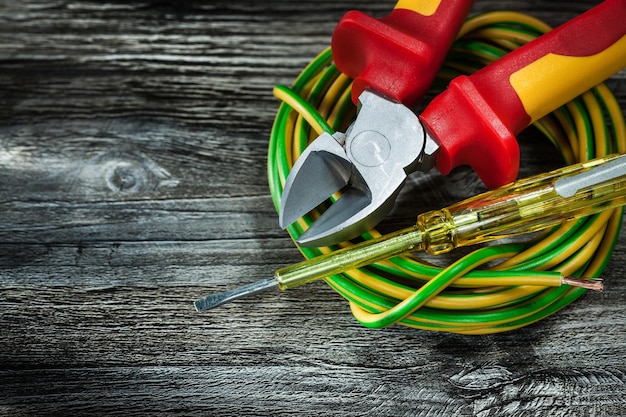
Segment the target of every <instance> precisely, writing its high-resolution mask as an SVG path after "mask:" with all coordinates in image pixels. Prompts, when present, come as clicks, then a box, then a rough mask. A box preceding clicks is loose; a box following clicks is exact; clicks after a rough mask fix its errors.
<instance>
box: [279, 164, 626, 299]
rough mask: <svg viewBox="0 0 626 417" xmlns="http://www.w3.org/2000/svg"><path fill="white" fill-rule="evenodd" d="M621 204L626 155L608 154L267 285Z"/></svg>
mask: <svg viewBox="0 0 626 417" xmlns="http://www.w3.org/2000/svg"><path fill="white" fill-rule="evenodd" d="M624 204H626V155H610V156H607V157H605V158H599V159H594V160H593V161H590V162H587V163H582V164H576V165H571V166H568V167H565V168H562V169H559V170H556V171H552V172H549V173H545V174H540V175H537V176H534V177H530V178H526V179H523V180H519V181H516V182H514V183H512V184H510V185H508V186H504V187H501V188H498V189H496V190H493V191H488V192H486V193H483V194H480V195H478V196H476V197H473V198H470V199H468V200H465V201H462V202H460V203H457V204H454V205H452V206H450V207H447V208H444V209H441V210H434V211H430V212H428V213H424V214H422V215H420V216H418V220H417V223H416V224H415V225H414V226H412V227H409V228H406V229H402V230H399V231H397V232H394V233H390V234H387V235H384V236H380V237H378V238H376V239H372V240H367V241H365V242H361V243H359V244H356V245H353V246H349V247H346V248H343V249H340V250H337V251H335V252H331V253H329V254H326V255H322V256H319V257H316V258H311V259H309V260H306V261H303V262H300V263H297V264H294V265H290V266H287V267H285V268H281V269H279V270H278V271H276V274H275V276H274V278H275V279H276V283H277V285H278V287H279V288H280V289H287V288H292V287H296V286H298V285H302V284H306V283H308V282H311V281H314V280H317V279H320V278H325V277H327V276H330V275H334V274H338V273H341V272H345V271H348V270H350V269H354V268H360V267H362V266H365V265H369V264H372V263H374V262H377V261H380V260H383V259H388V258H390V257H392V256H396V255H399V254H402V253H405V252H409V251H420V250H426V251H428V252H429V253H432V254H440V253H445V252H448V251H450V250H452V249H454V248H456V247H458V246H467V245H472V244H477V243H482V242H487V241H491V240H495V239H500V238H504V237H509V236H516V235H521V234H525V233H530V232H534V231H537V230H542V229H546V228H549V227H552V226H555V225H558V224H560V223H561V222H563V221H566V220H568V219H572V218H578V217H583V216H586V215H589V214H593V213H597V212H599V211H602V210H606V209H609V208H612V207H616V206H619V205H624Z"/></svg>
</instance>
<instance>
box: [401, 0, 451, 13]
mask: <svg viewBox="0 0 626 417" xmlns="http://www.w3.org/2000/svg"><path fill="white" fill-rule="evenodd" d="M440 5H441V0H398V3H396V6H395V7H394V8H395V9H405V10H411V11H414V12H415V13H419V14H421V15H423V16H432V15H434V14H435V13H436V12H437V9H438V8H439V6H440Z"/></svg>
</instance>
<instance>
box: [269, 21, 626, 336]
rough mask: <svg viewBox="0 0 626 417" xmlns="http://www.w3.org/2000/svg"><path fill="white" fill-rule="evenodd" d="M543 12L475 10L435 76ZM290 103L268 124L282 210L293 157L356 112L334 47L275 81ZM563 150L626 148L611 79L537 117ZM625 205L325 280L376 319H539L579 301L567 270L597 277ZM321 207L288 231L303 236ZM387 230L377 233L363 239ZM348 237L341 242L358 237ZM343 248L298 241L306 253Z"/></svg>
mask: <svg viewBox="0 0 626 417" xmlns="http://www.w3.org/2000/svg"><path fill="white" fill-rule="evenodd" d="M549 29H550V28H549V27H548V26H547V25H546V24H544V23H543V22H541V21H538V20H536V19H535V18H532V17H530V16H527V15H524V14H520V13H515V12H492V13H486V14H482V15H479V16H476V17H473V18H471V19H469V20H468V21H467V22H466V23H465V25H464V26H463V28H462V29H461V31H460V35H459V37H458V39H457V41H456V42H455V44H454V45H453V47H452V49H451V51H450V53H449V55H448V58H447V60H446V62H445V63H444V65H443V66H442V68H441V70H440V72H439V74H438V77H437V81H436V83H437V84H438V85H440V86H443V85H445V84H446V83H447V82H449V81H450V80H451V79H452V78H454V77H455V76H457V75H460V74H469V73H472V72H474V71H476V70H478V69H480V68H481V67H483V66H485V65H487V64H489V63H490V62H493V61H494V60H496V59H498V58H499V57H501V56H502V55H504V54H506V53H508V52H509V51H511V50H513V49H515V48H517V47H519V46H520V45H522V44H524V43H527V42H529V41H530V40H532V39H534V38H536V37H537V36H539V35H541V34H542V33H545V32H546V31H548V30H549ZM274 94H275V96H276V97H277V98H279V99H280V100H282V101H283V103H282V104H281V106H280V108H279V110H278V112H277V114H276V119H275V123H274V127H273V130H272V134H271V138H270V145H269V151H268V178H269V183H270V189H271V194H272V198H273V201H274V204H275V207H276V209H277V210H278V207H279V206H280V199H281V195H282V191H283V186H284V183H285V180H286V178H287V176H288V174H289V171H290V169H291V167H292V166H293V164H294V161H295V160H296V159H297V158H298V157H299V156H300V154H301V153H302V151H303V150H304V148H305V147H306V146H307V145H308V144H309V143H310V142H311V141H312V140H314V139H315V138H316V137H317V136H318V135H319V134H320V133H322V132H324V131H326V132H330V133H333V132H335V131H343V130H345V128H346V127H347V126H348V125H349V124H350V123H351V121H352V120H353V119H354V116H355V114H356V109H355V106H354V105H353V103H352V101H351V96H350V95H351V80H350V79H349V78H348V77H346V76H345V75H344V74H342V73H341V72H339V71H338V69H337V68H336V67H335V66H334V65H333V63H332V56H331V52H330V50H329V49H327V50H325V51H323V52H322V53H321V54H320V55H319V56H317V57H316V58H315V59H314V60H313V61H312V62H311V63H310V64H309V65H308V66H307V67H306V68H305V69H304V70H303V71H302V72H301V74H300V75H299V76H298V77H297V79H296V81H295V82H294V84H293V85H292V86H291V88H286V87H276V88H275V90H274ZM534 126H535V127H536V128H537V129H538V130H539V131H540V132H541V133H542V134H543V135H544V136H545V137H546V138H547V139H548V140H550V141H551V142H552V143H553V144H554V145H555V146H556V147H557V148H558V149H559V151H560V153H561V155H562V156H563V159H564V163H565V164H567V165H569V164H573V163H576V162H583V161H587V160H589V159H593V158H596V157H601V156H605V155H608V154H610V153H615V152H617V153H624V152H625V151H626V126H625V124H624V118H623V116H622V113H621V109H620V107H619V105H618V103H617V101H616V99H615V97H614V96H613V95H612V93H611V92H610V91H609V89H608V88H607V87H606V86H605V85H604V84H602V85H599V86H597V87H595V88H594V89H592V90H590V91H589V92H587V93H585V94H583V95H582V96H580V97H578V98H576V99H575V100H573V101H571V102H570V103H568V104H567V105H565V106H563V107H561V108H559V109H558V110H556V111H555V112H553V113H552V114H550V115H548V116H546V117H545V118H543V119H541V120H539V121H537V122H536V123H534ZM622 214H623V209H621V208H620V209H613V210H609V211H606V212H603V213H600V214H597V215H593V216H589V217H587V218H583V219H580V220H575V221H569V222H566V223H564V224H562V225H561V226H559V227H557V228H555V229H553V230H550V231H549V232H546V233H544V234H542V235H541V236H539V237H537V238H535V239H534V240H532V241H530V242H524V243H512V244H502V245H497V246H486V247H481V248H479V249H476V250H474V251H473V252H471V253H469V254H468V255H466V256H464V257H462V258H461V259H459V260H457V261H456V262H454V263H452V264H451V265H449V266H447V267H444V268H441V267H437V266H433V265H431V264H429V263H427V262H424V261H422V260H420V259H419V258H417V257H416V256H412V255H405V256H398V257H395V258H391V259H388V260H386V261H384V262H379V263H377V264H374V265H371V266H369V267H367V268H360V269H357V270H352V271H349V272H346V273H342V274H340V275H334V276H331V277H328V278H326V282H327V283H328V285H330V286H331V287H332V288H333V289H334V290H335V291H337V292H338V293H339V294H340V295H341V296H343V297H344V298H345V299H346V300H348V302H349V303H350V308H351V311H352V313H353V314H354V316H355V318H356V319H357V320H358V321H359V322H360V323H362V324H363V325H365V326H368V327H384V326H387V325H390V324H394V323H398V324H402V325H406V326H411V327H415V328H419V329H425V330H433V331H445V332H454V333H463V334H487V333H497V332H504V331H508V330H513V329H516V328H519V327H523V326H526V325H529V324H531V323H534V322H536V321H538V320H541V319H542V318H544V317H546V316H548V315H550V314H552V313H554V312H556V311H558V310H560V309H561V308H563V307H565V306H567V305H568V304H569V303H571V302H572V301H574V300H576V299H577V298H579V297H580V296H581V295H582V294H584V292H585V291H586V290H585V289H582V288H574V287H569V286H567V285H560V278H561V277H562V276H563V275H566V276H574V277H597V276H600V275H601V273H602V271H603V270H604V268H605V267H606V265H607V263H608V261H609V259H610V257H611V254H612V253H613V250H614V248H615V245H616V242H617V239H618V236H619V232H620V230H621V224H622ZM319 215H320V213H319V212H317V211H313V212H312V213H310V214H309V215H307V216H304V217H303V218H301V219H299V220H298V221H297V222H296V223H294V224H293V225H291V226H289V228H288V229H287V230H288V232H289V234H290V235H291V236H292V238H293V239H294V240H295V239H297V237H298V236H299V235H300V234H301V233H302V232H303V230H306V228H307V227H308V226H309V225H310V224H311V223H312V222H313V221H314V220H315V218H316V217H317V216H319ZM377 236H380V234H379V233H378V231H376V230H371V231H369V232H368V233H366V234H364V235H363V236H362V238H363V239H371V238H374V237H377ZM350 244H351V242H344V243H342V244H340V245H338V246H337V247H343V246H346V245H350ZM337 247H320V248H302V247H301V248H299V249H300V250H301V252H302V253H303V255H304V256H305V257H306V258H312V257H315V256H318V255H320V254H324V253H328V252H331V251H333V250H335V249H337Z"/></svg>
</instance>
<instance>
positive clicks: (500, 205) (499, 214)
mask: <svg viewBox="0 0 626 417" xmlns="http://www.w3.org/2000/svg"><path fill="white" fill-rule="evenodd" d="M623 204H626V156H622V155H612V156H608V157H605V158H599V159H595V160H593V161H590V162H588V163H583V164H578V165H572V166H569V167H566V168H563V169H559V170H556V171H553V172H550V173H547V174H542V175H538V176H535V177H531V178H527V179H524V180H521V181H517V182H515V183H513V184H511V185H509V186H505V187H502V188H499V189H497V190H494V191H490V192H487V193H484V194H481V195H478V196H476V197H474V198H470V199H468V200H465V201H463V202H460V203H457V204H455V205H452V206H450V207H447V208H445V209H442V210H435V211H431V212H428V213H424V214H422V215H420V216H419V217H418V226H419V227H420V228H421V229H423V230H424V237H423V245H424V249H425V250H427V251H428V252H430V253H433V254H438V253H444V252H448V251H450V250H452V249H454V248H455V247H458V246H466V245H472V244H476V243H480V242H486V241H490V240H495V239H501V238H504V237H509V236H516V235H520V234H524V233H530V232H534V231H537V230H542V229H546V228H549V227H552V226H556V225H558V224H560V223H562V222H563V221H566V220H568V219H573V218H578V217H583V216H586V215H589V214H593V213H596V212H599V211H602V210H606V209H609V208H612V207H615V206H619V205H623Z"/></svg>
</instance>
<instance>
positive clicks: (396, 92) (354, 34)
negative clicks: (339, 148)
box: [332, 0, 474, 107]
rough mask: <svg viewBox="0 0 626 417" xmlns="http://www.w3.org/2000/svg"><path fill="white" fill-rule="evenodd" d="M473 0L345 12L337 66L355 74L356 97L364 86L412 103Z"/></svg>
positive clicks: (422, 0) (402, 2)
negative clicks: (379, 12)
mask: <svg viewBox="0 0 626 417" xmlns="http://www.w3.org/2000/svg"><path fill="white" fill-rule="evenodd" d="M473 3H474V1H473V0H399V1H398V2H397V4H396V5H395V8H394V9H393V11H392V12H391V13H390V14H389V15H387V16H386V17H384V18H382V19H375V18H373V17H371V16H368V15H367V14H365V13H363V12H359V11H356V10H353V11H350V12H348V13H346V15H345V16H344V17H343V18H342V19H341V21H339V24H338V25H337V27H336V28H335V31H334V33H333V37H332V51H333V60H334V62H335V64H336V65H337V68H339V70H340V71H341V72H343V73H344V74H346V75H348V76H349V77H351V78H353V79H354V83H353V86H352V99H353V101H354V103H356V102H357V99H358V97H359V96H360V95H361V93H362V92H363V91H364V90H366V89H371V90H374V91H376V92H377V93H378V94H380V95H383V96H385V97H387V98H390V99H393V100H396V101H399V102H401V103H402V104H404V105H406V106H407V107H412V106H414V105H415V104H417V103H418V102H419V101H420V100H421V99H422V97H423V96H424V94H426V92H427V91H428V89H429V88H430V85H431V84H432V82H433V80H434V78H435V75H436V74H437V71H438V70H439V68H440V66H441V64H442V63H443V60H444V58H445V56H446V54H447V52H448V50H449V49H450V46H451V45H452V42H453V41H454V39H455V37H456V35H457V33H458V31H459V29H460V28H461V25H462V24H463V22H464V21H465V19H466V18H467V15H468V14H469V12H470V9H471V8H472V5H473Z"/></svg>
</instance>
